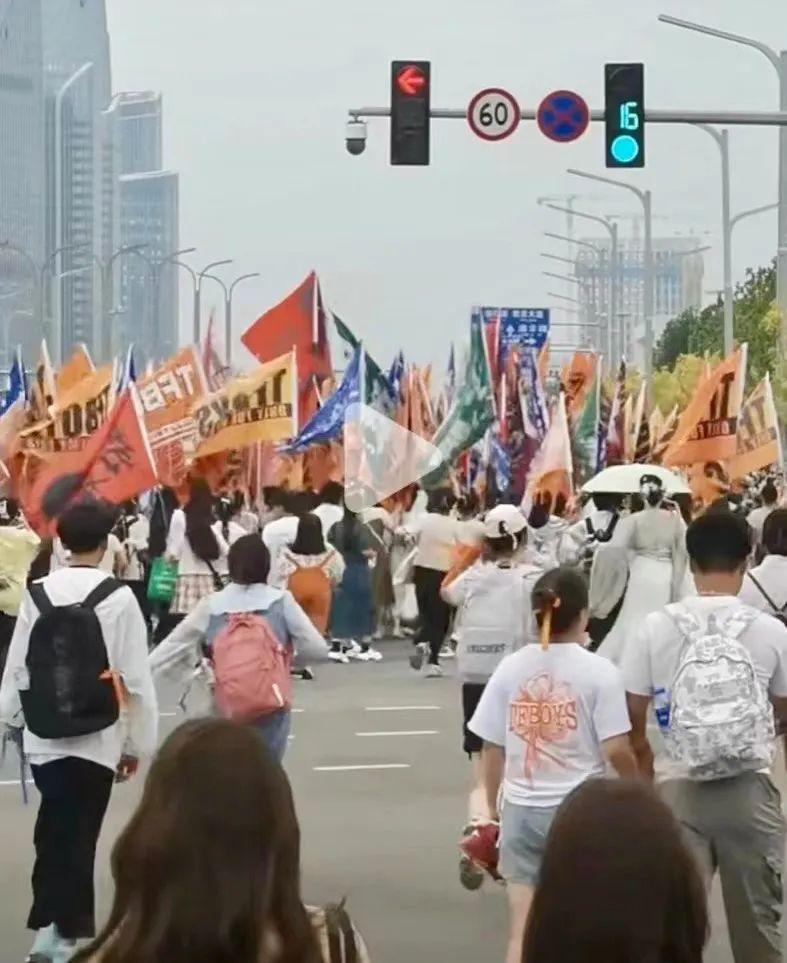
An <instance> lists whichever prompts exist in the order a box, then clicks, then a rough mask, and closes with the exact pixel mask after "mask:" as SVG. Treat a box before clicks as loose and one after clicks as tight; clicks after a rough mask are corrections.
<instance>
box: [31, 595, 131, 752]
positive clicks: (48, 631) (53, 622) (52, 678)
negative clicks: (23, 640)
mask: <svg viewBox="0 0 787 963" xmlns="http://www.w3.org/2000/svg"><path fill="white" fill-rule="evenodd" d="M119 588H122V585H121V583H120V582H117V581H116V580H115V579H113V578H107V579H104V581H103V582H101V583H100V584H99V585H97V586H96V587H95V588H94V589H93V591H92V592H91V593H90V594H89V595H88V596H87V598H86V599H85V600H84V602H77V603H75V604H73V605H62V606H55V605H53V604H52V602H51V601H50V599H49V596H48V595H47V594H46V591H45V590H44V586H43V585H42V584H41V583H40V582H37V583H35V584H33V585H31V586H30V595H31V598H32V599H33V602H34V603H35V606H36V608H37V609H38V611H39V613H40V614H39V616H38V619H37V620H36V622H35V624H34V625H33V630H32V632H31V633H30V641H29V643H28V649H27V660H26V665H27V671H28V675H29V678H30V688H29V689H27V690H22V691H20V693H19V695H20V698H21V701H22V711H23V712H24V716H25V724H26V726H27V728H28V729H29V730H30V732H32V733H33V735H35V736H38V737H39V738H41V739H68V738H72V737H74V736H86V735H89V734H90V733H93V732H100V731H101V730H102V729H108V728H109V727H110V726H112V725H114V724H115V723H116V722H117V721H118V718H119V716H120V706H119V704H118V698H117V694H116V690H115V682H114V679H113V678H112V676H111V675H110V673H109V668H110V666H109V658H108V656H107V647H106V645H105V643H104V634H103V632H102V631H101V623H100V622H99V620H98V616H97V615H96V611H95V610H96V606H97V605H100V604H101V602H103V601H104V600H105V599H108V598H109V596H110V595H112V594H113V593H114V592H116V591H117V590H118V589H119Z"/></svg>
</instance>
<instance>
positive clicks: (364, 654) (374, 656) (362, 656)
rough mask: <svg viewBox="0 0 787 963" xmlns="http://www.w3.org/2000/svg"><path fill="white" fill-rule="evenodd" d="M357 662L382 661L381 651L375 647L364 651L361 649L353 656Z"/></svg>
mask: <svg viewBox="0 0 787 963" xmlns="http://www.w3.org/2000/svg"><path fill="white" fill-rule="evenodd" d="M355 658H356V659H357V661H358V662H382V661H383V657H382V653H380V652H378V651H377V649H372V648H368V649H366V650H365V651H361V652H359V653H358V655H357V656H356V657H355Z"/></svg>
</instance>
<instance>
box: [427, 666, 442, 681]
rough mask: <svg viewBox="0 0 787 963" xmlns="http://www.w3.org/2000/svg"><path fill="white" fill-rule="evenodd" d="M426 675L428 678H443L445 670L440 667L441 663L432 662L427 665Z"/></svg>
mask: <svg viewBox="0 0 787 963" xmlns="http://www.w3.org/2000/svg"><path fill="white" fill-rule="evenodd" d="M425 676H426V678H427V679H442V678H443V670H442V669H441V668H440V666H439V665H433V664H432V663H430V664H429V665H428V666H427V667H426V673H425Z"/></svg>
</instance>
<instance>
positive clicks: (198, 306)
mask: <svg viewBox="0 0 787 963" xmlns="http://www.w3.org/2000/svg"><path fill="white" fill-rule="evenodd" d="M176 263H180V262H176ZM225 264H232V258H226V259H225V260H223V261H211V262H210V264H206V265H205V267H204V268H203V269H202V270H201V271H199V272H195V271H192V274H193V275H194V344H196V345H199V342H200V337H201V330H200V329H201V327H202V281H203V279H204V278H205V277H206V275H209V274H210V272H211V271H212V270H213V268H217V267H222V266H223V265H225ZM181 266H182V267H187V265H185V264H183V265H181ZM190 270H191V269H190Z"/></svg>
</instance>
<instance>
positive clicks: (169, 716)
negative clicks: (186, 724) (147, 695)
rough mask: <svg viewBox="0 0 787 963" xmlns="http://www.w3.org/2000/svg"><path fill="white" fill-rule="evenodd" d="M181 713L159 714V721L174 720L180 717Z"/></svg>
mask: <svg viewBox="0 0 787 963" xmlns="http://www.w3.org/2000/svg"><path fill="white" fill-rule="evenodd" d="M182 715H183V713H182V712H159V714H158V717H159V719H174V718H175V716H182Z"/></svg>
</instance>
